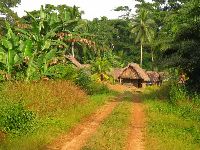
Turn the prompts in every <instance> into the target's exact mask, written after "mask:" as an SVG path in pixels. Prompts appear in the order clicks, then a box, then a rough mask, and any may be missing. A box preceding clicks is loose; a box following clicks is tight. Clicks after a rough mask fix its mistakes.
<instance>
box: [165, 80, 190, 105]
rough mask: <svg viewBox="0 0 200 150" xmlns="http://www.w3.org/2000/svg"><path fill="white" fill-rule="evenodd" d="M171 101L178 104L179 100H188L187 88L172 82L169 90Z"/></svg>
mask: <svg viewBox="0 0 200 150" xmlns="http://www.w3.org/2000/svg"><path fill="white" fill-rule="evenodd" d="M169 95H170V99H169V100H170V103H172V104H176V103H177V102H180V101H184V100H188V96H187V91H186V88H185V87H184V86H183V85H176V84H172V85H171V87H170V91H169Z"/></svg>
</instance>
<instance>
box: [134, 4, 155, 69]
mask: <svg viewBox="0 0 200 150" xmlns="http://www.w3.org/2000/svg"><path fill="white" fill-rule="evenodd" d="M154 25H155V22H154V20H152V19H151V18H149V12H148V11H147V10H146V9H144V8H141V9H140V10H139V12H138V14H137V16H136V17H135V18H134V19H133V22H132V33H134V34H135V35H136V40H135V43H138V42H139V43H140V66H142V62H143V45H144V43H145V42H149V41H151V39H152V37H153V35H154V30H153V28H154Z"/></svg>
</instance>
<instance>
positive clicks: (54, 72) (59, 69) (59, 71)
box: [47, 64, 77, 80]
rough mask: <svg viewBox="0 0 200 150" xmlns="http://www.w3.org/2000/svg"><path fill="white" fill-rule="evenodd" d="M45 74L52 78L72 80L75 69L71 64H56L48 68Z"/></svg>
mask: <svg viewBox="0 0 200 150" xmlns="http://www.w3.org/2000/svg"><path fill="white" fill-rule="evenodd" d="M47 76H48V77H50V78H53V79H66V80H74V78H75V77H76V76H77V71H76V70H75V69H74V67H73V66H72V65H63V64H58V65H55V66H52V67H50V68H49V70H48V73H47Z"/></svg>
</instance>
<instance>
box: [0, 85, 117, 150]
mask: <svg viewBox="0 0 200 150" xmlns="http://www.w3.org/2000/svg"><path fill="white" fill-rule="evenodd" d="M4 87H5V88H3V89H1V91H0V92H1V93H0V94H1V95H2V97H1V98H0V102H1V105H0V107H1V108H4V109H0V110H1V114H2V111H3V110H6V109H5V108H10V107H13V106H15V105H17V106H18V104H20V107H19V108H20V109H13V111H14V113H10V114H6V115H7V116H2V115H0V131H1V133H2V134H4V138H3V140H1V141H0V149H2V150H18V149H19V150H27V149H28V150H35V149H41V148H42V147H43V146H45V145H46V144H47V143H49V142H51V141H52V140H54V139H55V138H57V137H58V136H59V135H60V134H62V133H66V132H68V131H70V129H71V128H72V127H73V126H75V125H76V124H78V123H79V122H80V121H81V120H82V119H83V118H85V117H87V116H88V115H90V114H91V113H93V112H94V111H95V110H96V109H97V108H98V107H99V106H101V105H103V104H104V103H105V102H106V101H108V100H109V98H110V97H112V96H113V95H114V94H113V93H106V94H100V95H93V96H87V95H86V94H85V92H83V91H82V90H81V89H80V88H78V87H77V86H75V85H74V84H73V83H71V82H68V81H48V82H38V83H28V84H27V83H16V84H12V83H7V84H6V85H4ZM17 108H18V107H17ZM16 110H18V111H19V113H17V114H18V115H19V116H20V114H22V116H23V115H24V114H25V113H26V114H28V115H29V114H30V113H31V114H33V116H34V118H32V122H31V125H30V126H27V128H26V130H25V132H21V130H18V129H19V126H18V124H25V125H26V124H27V123H29V122H28V121H29V120H28V121H26V122H25V121H24V119H23V120H22V119H21V120H20V119H19V120H17V121H18V124H16V126H15V127H13V128H12V130H6V128H7V125H6V124H2V122H3V121H4V120H5V118H9V117H10V116H13V114H16V112H15V111H16ZM29 112H30V113H29ZM4 114H5V113H4ZM29 116H30V115H29ZM13 118H16V117H15V116H14V117H13ZM6 121H7V120H6ZM11 121H13V120H11ZM14 121H16V120H14ZM4 122H5V121H4ZM7 122H8V121H7ZM23 127H24V126H23Z"/></svg>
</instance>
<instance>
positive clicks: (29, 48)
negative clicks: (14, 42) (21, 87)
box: [16, 8, 67, 81]
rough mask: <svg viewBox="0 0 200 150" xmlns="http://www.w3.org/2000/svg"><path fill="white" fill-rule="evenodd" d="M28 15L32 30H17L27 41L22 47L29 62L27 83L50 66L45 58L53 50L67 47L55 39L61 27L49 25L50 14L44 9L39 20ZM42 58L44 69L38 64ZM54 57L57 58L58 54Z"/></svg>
mask: <svg viewBox="0 0 200 150" xmlns="http://www.w3.org/2000/svg"><path fill="white" fill-rule="evenodd" d="M27 15H28V16H29V18H31V20H32V21H31V25H30V28H28V29H26V30H24V29H20V28H16V31H17V32H18V33H19V35H20V36H21V38H22V39H24V40H26V41H27V42H25V43H24V45H23V46H22V47H23V48H22V49H23V50H24V54H25V55H24V58H26V59H27V60H28V62H27V65H28V67H27V71H26V81H29V80H30V79H31V76H32V75H33V74H34V73H35V71H36V70H39V72H45V70H46V69H47V67H48V66H47V63H46V62H45V61H46V60H45V57H44V56H45V55H47V54H49V53H50V52H51V49H54V48H56V47H58V46H59V45H63V46H64V47H67V45H66V44H65V43H64V42H62V41H60V40H57V39H55V36H56V31H58V30H59V29H60V26H58V25H57V26H54V25H51V26H50V25H49V24H48V17H47V15H48V14H47V13H45V12H44V10H43V8H41V10H40V17H39V19H38V18H36V17H34V16H33V15H32V14H31V13H28V12H27ZM56 24H57V22H56ZM30 43H31V44H30ZM41 57H43V63H42V64H43V67H39V66H38V64H37V62H38V59H40V58H41ZM54 57H56V54H55V55H54ZM41 69H43V70H41Z"/></svg>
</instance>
